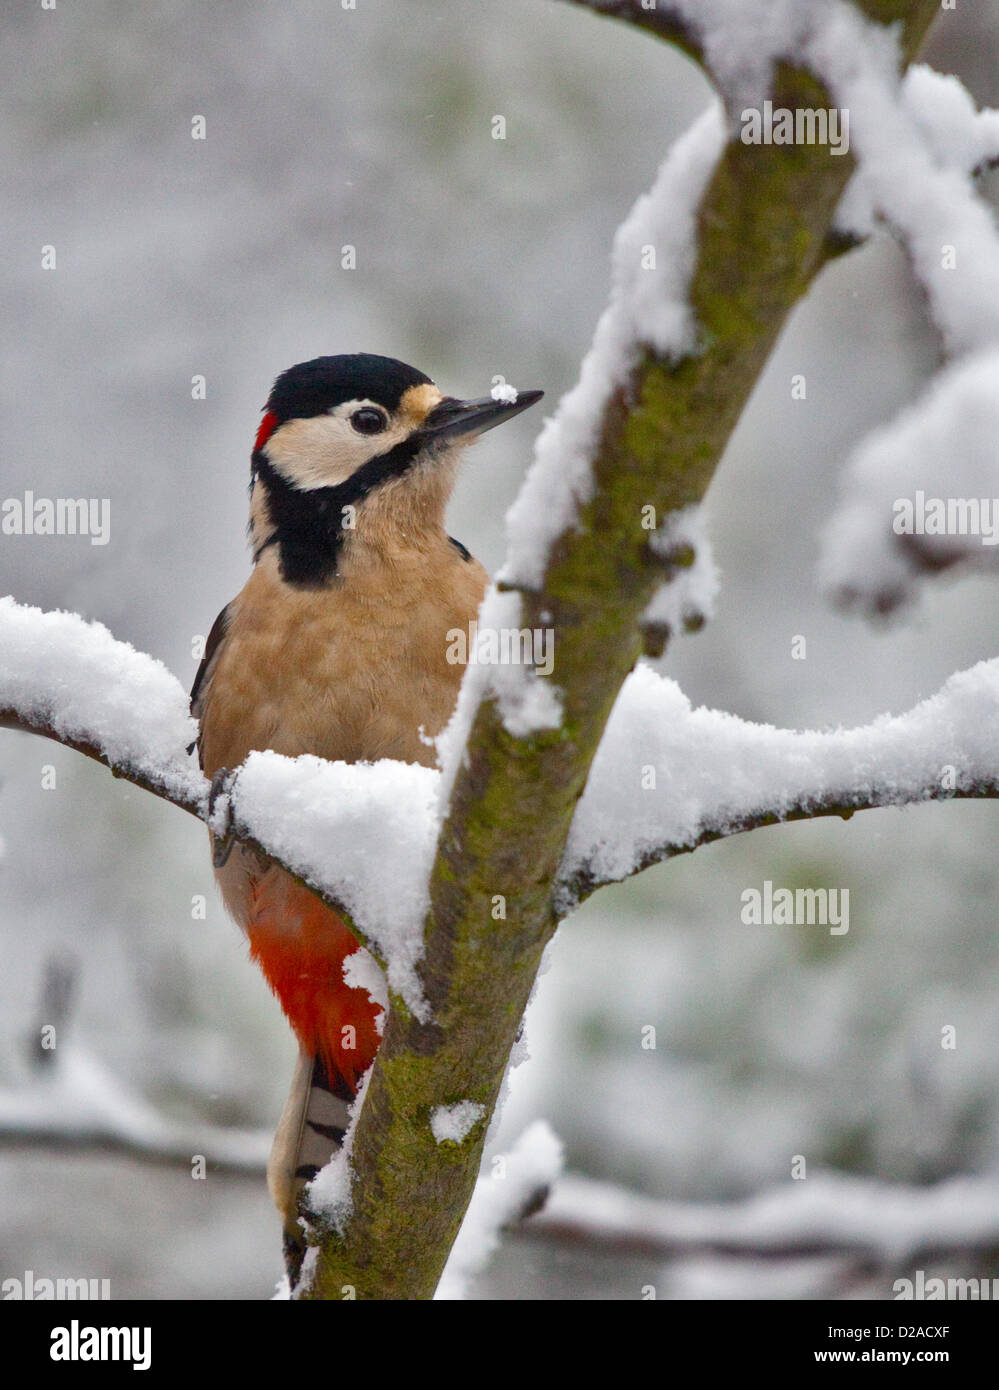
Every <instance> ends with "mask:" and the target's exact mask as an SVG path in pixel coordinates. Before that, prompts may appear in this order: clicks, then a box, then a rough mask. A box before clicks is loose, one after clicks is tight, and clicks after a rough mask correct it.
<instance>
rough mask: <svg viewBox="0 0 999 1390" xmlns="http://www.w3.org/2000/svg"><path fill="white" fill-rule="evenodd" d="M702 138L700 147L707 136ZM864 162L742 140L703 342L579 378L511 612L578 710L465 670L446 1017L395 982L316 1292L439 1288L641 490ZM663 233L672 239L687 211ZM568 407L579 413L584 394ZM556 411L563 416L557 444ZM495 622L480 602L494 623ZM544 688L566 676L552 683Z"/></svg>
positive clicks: (614, 614)
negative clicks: (472, 1116) (533, 553)
mask: <svg viewBox="0 0 999 1390" xmlns="http://www.w3.org/2000/svg"><path fill="white" fill-rule="evenodd" d="M865 9H866V10H868V11H871V10H873V11H874V12H875V13H876V14H877V15H878V16H879V17H880V16H882V15H884V17H886V18H892V19H894V18H896V17H898V16H900V15H901V16H902V17H903V18H904V26H903V35H902V40H903V46H904V48H905V50H906V51H907V52H908V51H912V49H913V48H914V47H915V46H916V45H917V44H918V41H919V39H920V38H921V37H922V35H923V33H924V32H925V30H926V29H927V27H928V26H929V23H930V21H931V19H932V18H933V16H934V15H935V13H936V10H937V3H936V0H912V3H905V4H902V3H897V4H887V3H885V4H876V3H868V4H867V6H865ZM636 17H637V16H636ZM771 95H772V96H773V99H774V103H775V105H779V106H784V107H790V108H795V107H798V106H804V107H812V108H816V107H824V106H828V105H829V101H828V96H827V93H826V92H825V91H824V89H823V87H822V85H821V83H819V82H818V81H817V80H816V79H815V77H813V76H812V75H811V74H810V73H808V72H806V71H802V70H799V69H797V68H795V67H792V66H790V65H789V64H786V63H785V64H781V65H779V66H778V68H777V70H776V73H775V77H774V83H773V88H772V92H771ZM683 153H684V154H685V155H686V156H687V157H690V156H691V146H690V145H689V144H685V145H684V148H683ZM684 167H686V166H684ZM851 168H852V161H851V160H850V158H849V157H843V158H839V159H831V158H830V157H829V156H828V151H825V150H824V149H822V148H821V147H817V146H814V145H813V146H807V145H804V146H766V145H748V144H744V143H743V142H741V141H740V140H737V139H736V140H733V141H731V142H730V143H729V144H728V145H727V146H726V147H725V149H724V151H723V153H722V156H721V159H720V162H719V163H718V164H717V167H716V168H715V169H714V172H713V175H712V176H711V177H710V179H709V182H708V186H707V190H706V192H705V193H704V195H703V197H702V198H701V199H700V207H699V214H698V217H697V225H698V231H699V236H698V245H697V251H696V265H695V268H694V272H693V276H692V282H691V285H690V295H689V300H690V304H691V306H692V309H693V313H694V316H695V318H696V322H697V325H698V330H699V332H698V342H697V350H696V351H693V352H691V351H690V350H689V349H688V355H686V356H684V357H683V358H682V360H680V361H676V360H674V359H673V358H672V357H671V355H670V354H669V353H668V352H664V351H661V350H656V349H654V348H651V347H649V346H647V345H643V344H642V343H636V344H635V348H636V353H635V357H634V360H633V364H632V365H630V366H629V367H628V369H627V370H626V371H625V373H624V375H623V377H622V376H620V375H618V376H615V375H614V372H613V369H611V373H610V375H611V379H610V381H609V382H606V381H603V382H602V381H601V380H600V376H601V374H600V371H599V370H591V371H590V372H589V373H588V372H587V369H586V368H585V367H584V378H583V380H584V385H585V387H586V391H585V392H583V393H582V395H583V396H585V395H586V393H587V392H589V393H590V394H591V395H592V394H593V393H594V392H595V393H596V394H597V396H598V399H597V400H596V401H594V400H592V399H581V395H580V389H579V388H577V391H576V392H575V393H573V396H572V412H571V413H572V419H573V421H575V420H576V419H577V412H579V411H587V410H588V411H591V412H592V411H593V410H594V409H595V410H596V419H597V427H596V431H595V438H596V440H597V446H596V449H595V452H591V453H590V454H589V457H590V459H592V468H591V469H589V470H588V471H587V473H586V475H585V476H574V477H573V478H572V479H571V480H570V481H569V482H568V483H567V484H566V486H567V488H569V489H572V490H573V494H574V499H575V504H574V506H573V508H572V512H571V515H570V517H569V518H568V520H567V521H566V523H565V524H564V526H562V528H561V530H560V531H559V534H557V535H556V537H555V538H554V542H553V544H552V545H551V546H550V548H549V550H548V554H547V561H546V563H544V564H543V566H542V568H543V575H542V577H541V582H540V583H536V582H533V581H531V582H526V581H525V580H524V579H523V578H522V577H521V576H519V575H517V574H516V573H515V574H514V575H513V579H512V584H511V583H510V577H509V576H508V577H507V578H508V587H514V588H516V589H518V591H519V596H520V602H519V603H518V604H517V605H516V607H515V608H513V609H511V608H510V607H509V606H506V607H502V606H499V605H495V606H494V608H493V610H492V612H493V613H500V614H503V615H506V616H510V615H511V614H512V615H513V616H515V617H517V618H518V619H519V623H518V624H517V625H518V626H521V627H525V628H533V629H542V630H545V629H553V630H554V633H555V649H556V652H557V654H558V655H557V681H558V688H557V699H558V701H559V702H560V704H561V710H562V717H561V721H560V723H558V725H557V726H555V727H553V726H552V725H551V722H550V721H548V727H545V724H546V721H545V720H544V719H535V720H534V721H532V720H531V719H530V718H529V717H526V716H525V715H524V714H523V710H522V711H521V714H520V715H518V714H517V713H516V709H514V711H513V713H511V701H510V697H509V692H505V694H504V693H500V694H497V693H496V692H490V691H488V690H485V689H483V688H481V687H479V686H478V685H476V686H474V687H473V686H471V685H470V682H469V679H466V682H465V687H463V691H462V699H461V702H460V704H459V727H461V720H462V719H470V721H471V732H470V736H469V738H468V741H467V745H466V747H465V751H464V755H463V757H462V758H461V760H460V765H456V769H455V773H454V784H453V790H452V795H451V802H450V810H449V813H448V817H447V820H446V822H445V825H444V827H443V830H442V832H441V837H440V841H439V845H438V853H437V859H436V862H435V865H434V869H433V874H432V878H431V906H430V912H429V914H428V918H427V927H426V954H425V956H424V959H423V961H422V962H421V964H420V967H419V971H420V975H421V979H422V982H423V987H424V993H425V996H426V998H427V999H428V1001H429V1003H430V1007H431V1010H432V1019H431V1020H430V1021H427V1022H423V1021H421V1020H419V1019H417V1018H415V1017H414V1016H413V1015H412V1014H411V1013H410V1012H409V1011H408V1010H407V1009H406V1008H405V1006H404V1005H403V1004H402V1001H400V1000H397V999H396V998H393V1000H392V1008H391V1013H390V1017H389V1019H388V1023H387V1025H386V1032H385V1037H384V1040H383V1043H382V1046H381V1048H380V1050H379V1053H378V1057H377V1059H376V1061H375V1064H374V1068H373V1071H372V1074H371V1079H370V1083H369V1086H368V1090H367V1096H366V1100H365V1103H364V1106H363V1109H362V1110H361V1114H360V1118H359V1121H358V1123H357V1126H356V1130H355V1132H354V1135H353V1153H352V1160H351V1162H352V1171H353V1190H352V1199H351V1205H350V1208H349V1210H347V1209H346V1208H341V1209H340V1210H339V1212H338V1213H337V1221H336V1222H335V1223H334V1224H333V1225H329V1224H327V1225H325V1226H324V1227H323V1228H322V1230H321V1232H320V1234H319V1249H318V1256H317V1258H316V1261H315V1265H314V1271H313V1274H312V1277H311V1282H309V1283H308V1285H307V1287H304V1288H302V1289H301V1290H300V1296H303V1297H312V1298H340V1297H342V1296H343V1293H342V1290H343V1289H344V1288H345V1287H348V1286H349V1287H350V1288H351V1289H352V1290H353V1291H354V1294H355V1295H356V1297H358V1298H381V1299H385V1298H392V1299H414V1298H415V1299H420V1298H429V1297H431V1296H432V1294H433V1291H434V1288H435V1286H436V1284H437V1282H438V1279H439V1278H440V1274H441V1270H442V1268H443V1266H444V1263H445V1260H446V1258H447V1253H448V1250H449V1249H450V1247H451V1245H452V1243H453V1241H454V1238H455V1236H456V1234H457V1231H458V1228H459V1225H460V1223H461V1216H462V1213H463V1212H464V1211H465V1209H466V1207H467V1205H468V1202H469V1199H470V1197H471V1194H472V1190H473V1187H474V1184H475V1179H476V1175H477V1172H478V1168H479V1164H480V1160H481V1155H482V1148H483V1144H484V1140H485V1130H486V1125H485V1123H484V1122H483V1123H481V1124H478V1125H476V1126H475V1127H474V1128H473V1129H472V1131H471V1132H470V1134H469V1135H468V1136H467V1137H466V1139H465V1140H464V1141H463V1142H462V1143H461V1144H460V1145H459V1144H455V1145H448V1146H443V1145H438V1144H437V1143H436V1141H435V1139H434V1137H433V1134H432V1132H431V1128H430V1124H429V1118H430V1115H431V1113H432V1111H433V1109H434V1107H435V1106H438V1105H441V1104H448V1103H452V1102H454V1101H456V1100H460V1099H467V1100H471V1101H473V1102H475V1103H477V1104H478V1105H481V1106H482V1107H483V1110H484V1113H485V1114H486V1115H490V1114H491V1113H492V1111H493V1108H494V1106H495V1103H496V1099H497V1096H498V1094H499V1089H500V1084H501V1080H502V1076H503V1072H504V1068H505V1066H506V1059H507V1058H508V1056H509V1054H510V1051H511V1048H512V1047H513V1044H514V1041H515V1038H516V1036H517V1033H518V1029H519V1027H520V1021H521V1018H522V1016H523V1012H524V1008H525V1006H526V1004H527V1001H528V997H529V995H530V991H531V988H532V986H533V982H534V978H535V975H536V972H537V969H538V966H539V964H540V960H541V955H542V952H543V950H544V948H545V946H546V944H547V942H548V941H549V940H550V938H551V936H552V933H553V932H554V930H555V927H556V925H557V922H558V907H557V902H556V898H555V889H554V885H555V883H556V880H557V876H558V870H559V865H560V861H561V859H562V856H563V851H564V848H565V845H566V841H567V839H568V836H569V830H570V825H571V821H572V816H573V812H574V810H575V807H576V803H577V801H578V799H579V797H580V795H581V794H582V792H583V788H584V786H585V783H586V779H587V774H588V771H589V767H590V763H591V761H592V759H593V756H594V754H595V752H596V749H597V745H598V743H599V741H600V737H601V734H602V732H603V729H604V725H605V724H606V722H607V719H608V717H609V715H610V712H611V708H612V706H613V704H614V701H615V698H616V696H617V693H618V691H619V689H620V687H621V685H622V684H623V682H624V680H625V678H626V676H627V675H628V673H629V671H630V670H631V669H632V667H633V666H634V664H635V662H636V660H637V658H638V655H639V653H640V651H641V634H640V631H639V622H640V618H641V614H642V612H643V610H644V609H645V607H646V606H647V604H648V602H649V600H650V598H651V596H652V594H653V592H654V590H655V588H656V586H657V582H658V572H657V570H656V567H655V566H654V565H652V564H651V563H650V559H649V552H648V547H647V544H646V541H647V533H643V531H642V529H641V523H640V517H641V514H642V508H643V506H646V505H652V506H654V507H655V509H656V512H657V515H659V514H662V515H667V514H668V513H670V512H672V511H674V510H678V509H680V508H682V507H684V506H686V505H688V504H690V503H694V502H697V501H699V500H700V499H701V498H702V497H703V495H704V492H705V490H706V489H707V486H708V484H709V482H710V480H711V477H712V475H713V472H714V469H715V468H716V466H717V464H718V461H719V459H720V458H721V455H722V452H723V450H724V447H725V444H726V442H727V440H728V437H729V435H730V434H731V432H732V429H733V428H734V426H735V424H736V421H737V420H738V418H739V415H740V414H741V411H742V408H743V406H744V405H745V402H746V400H747V399H748V396H749V394H750V392H751V390H752V389H753V386H754V385H755V383H756V380H757V378H758V376H759V374H760V372H761V370H762V368H763V366H764V364H765V362H766V360H767V357H768V356H769V354H770V352H771V350H772V348H773V345H774V343H775V341H776V339H777V336H778V334H779V333H780V331H781V328H782V327H783V324H784V322H785V320H786V317H787V315H788V313H789V312H790V310H791V308H792V307H793V305H794V304H795V303H796V302H797V300H798V299H799V298H800V297H801V295H802V294H803V293H804V292H805V291H806V289H807V288H808V285H809V283H810V281H811V279H812V276H813V275H814V274H815V272H816V270H817V269H818V267H819V265H820V264H821V261H822V257H823V254H824V245H825V237H826V233H827V231H828V228H829V225H830V222H831V219H832V215H833V212H834V209H835V207H836V204H837V202H838V200H839V197H840V195H841V193H842V190H843V186H844V184H845V182H846V179H847V178H848V176H849V174H850V171H851ZM687 172H688V174H689V170H687ZM677 179H678V180H679V171H677ZM682 186H684V187H687V185H682ZM672 191H674V192H675V191H676V190H675V189H674V190H672ZM688 196H689V194H688ZM657 206H658V204H657ZM684 212H685V208H684V207H683V205H682V202H681V203H680V205H679V206H673V207H671V208H670V214H671V215H675V216H676V217H678V218H682V216H683V214H684ZM660 230H661V232H662V233H663V235H666V236H668V228H661V229H660ZM624 240H625V242H626V240H627V239H626V238H625V239H624ZM620 245H622V239H621V238H619V246H620ZM670 249H672V247H671V248H670ZM627 308H628V306H627V305H625V306H621V305H620V304H617V305H615V303H613V302H612V306H611V310H610V311H608V312H609V314H610V315H611V321H610V324H609V327H608V328H607V331H605V333H604V335H603V338H604V340H605V341H606V339H608V338H613V337H614V336H615V334H616V333H617V332H618V331H619V330H621V329H623V324H622V322H621V319H620V318H619V317H617V316H615V310H616V309H622V312H624V314H625V321H626V322H627V321H629V320H627V313H626V311H627ZM607 324H608V320H607V317H606V316H605V320H604V324H603V325H602V326H604V325H607ZM591 361H592V359H591ZM600 365H605V364H603V363H601V364H600ZM603 392H606V394H605V395H604V394H602V393H603ZM561 414H562V423H563V428H569V422H568V421H567V420H566V416H568V415H569V414H570V411H569V409H565V408H564V409H563V411H562V413H561ZM558 429H559V416H557V417H556V424H555V426H554V427H552V426H549V432H548V438H549V440H551V439H557V435H558ZM544 438H545V436H543V441H544ZM577 442H578V441H577ZM554 453H555V457H554V458H550V459H549V462H550V463H552V464H553V465H554V466H555V467H556V468H558V467H561V471H562V473H563V474H566V473H568V472H570V456H568V454H567V453H566V454H563V455H561V456H559V455H558V451H557V450H555V451H554ZM536 466H537V465H536ZM531 486H532V483H531V479H529V481H528V491H530V489H531ZM532 495H534V494H532ZM539 495H540V496H542V497H543V495H544V494H543V492H542V493H541V494H539ZM580 499H581V500H580ZM502 597H503V598H504V599H516V598H517V594H506V595H503V596H502ZM487 603H488V601H487ZM484 621H485V620H484V617H483V615H480V626H482V625H483V623H484ZM595 656H596V659H594V658H595ZM470 674H471V673H470ZM538 685H539V686H543V683H542V682H541V681H540V680H539V682H538ZM546 689H547V691H548V693H549V695H550V696H551V695H552V694H554V693H555V692H553V691H552V689H551V683H550V682H549V683H548V685H547V687H546ZM536 694H537V691H531V690H526V689H525V691H524V698H523V709H530V708H531V706H532V703H533V704H534V706H535V708H536V706H537V704H538V702H537V701H536V700H533V699H532V697H533V696H534V695H536ZM476 702H478V707H477V709H475V710H474V717H473V711H472V709H471V708H470V706H473V707H474V705H475V704H476ZM513 703H514V706H515V705H516V702H515V701H514V702H513ZM541 703H542V704H543V703H544V702H543V701H542V702H541ZM550 703H551V701H549V704H550ZM532 725H533V726H532ZM454 761H456V760H454ZM498 913H500V914H501V915H498ZM316 1215H317V1217H318V1218H320V1219H321V1217H322V1214H321V1213H317V1214H316Z"/></svg>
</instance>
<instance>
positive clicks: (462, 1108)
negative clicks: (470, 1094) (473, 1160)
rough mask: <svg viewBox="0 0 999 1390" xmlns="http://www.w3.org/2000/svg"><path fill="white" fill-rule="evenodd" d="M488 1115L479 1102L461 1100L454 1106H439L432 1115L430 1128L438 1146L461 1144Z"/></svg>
mask: <svg viewBox="0 0 999 1390" xmlns="http://www.w3.org/2000/svg"><path fill="white" fill-rule="evenodd" d="M485 1113H486V1107H485V1106H484V1105H481V1104H480V1103H479V1102H478V1101H477V1100H459V1101H456V1102H455V1103H454V1104H453V1105H437V1106H435V1107H434V1109H433V1111H432V1113H431V1115H430V1128H431V1131H432V1132H433V1136H434V1138H435V1139H436V1140H437V1142H438V1144H445V1143H447V1144H460V1143H461V1142H462V1140H463V1139H465V1138H467V1136H468V1135H469V1134H471V1132H472V1130H473V1129H474V1127H475V1126H476V1124H477V1123H478V1122H479V1120H481V1119H482V1117H483V1115H484V1114H485Z"/></svg>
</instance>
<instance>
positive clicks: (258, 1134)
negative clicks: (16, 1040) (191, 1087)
mask: <svg viewBox="0 0 999 1390" xmlns="http://www.w3.org/2000/svg"><path fill="white" fill-rule="evenodd" d="M19 1080H20V1084H18V1085H17V1086H15V1087H10V1088H9V1089H8V1088H5V1089H3V1090H0V1134H4V1135H20V1136H25V1135H46V1136H49V1137H51V1138H52V1139H53V1140H55V1141H58V1140H60V1139H70V1140H82V1141H88V1142H92V1143H98V1144H99V1143H105V1144H108V1145H110V1146H123V1147H125V1148H127V1149H130V1150H135V1151H138V1152H141V1153H146V1154H153V1155H157V1156H160V1157H170V1158H176V1159H179V1160H181V1161H183V1162H190V1160H191V1158H192V1157H193V1156H194V1155H195V1154H202V1155H204V1157H205V1159H206V1160H207V1161H208V1162H209V1163H224V1164H225V1165H227V1166H229V1167H234V1168H243V1169H246V1170H247V1171H249V1172H261V1171H262V1170H263V1168H264V1166H265V1165H266V1162H267V1154H268V1151H269V1149H270V1145H271V1135H270V1133H269V1132H267V1131H264V1130H243V1129H219V1128H215V1127H211V1128H209V1129H208V1130H206V1129H205V1127H204V1126H203V1125H199V1126H198V1127H197V1128H192V1127H190V1126H187V1125H185V1124H183V1123H180V1122H179V1121H175V1120H172V1119H170V1118H169V1117H167V1116H165V1115H162V1114H160V1112H159V1111H157V1110H156V1109H155V1108H154V1107H153V1106H151V1105H150V1104H149V1102H148V1101H147V1100H146V1099H145V1097H144V1096H142V1095H140V1094H139V1093H138V1092H136V1091H133V1090H132V1089H131V1087H129V1086H128V1084H127V1083H126V1082H125V1081H123V1080H122V1079H121V1078H120V1077H118V1076H116V1075H115V1074H114V1073H113V1072H111V1071H110V1070H109V1069H108V1067H106V1066H105V1065H104V1063H103V1062H102V1061H101V1060H100V1059H99V1058H98V1057H96V1056H94V1055H93V1054H91V1053H89V1052H87V1051H86V1050H85V1049H83V1048H82V1047H80V1046H78V1045H76V1044H74V1045H71V1046H66V1045H64V1044H61V1045H60V1047H59V1050H58V1056H57V1057H53V1060H51V1061H49V1062H48V1063H47V1064H45V1065H43V1066H39V1067H35V1068H33V1069H32V1070H31V1071H30V1073H26V1074H25V1075H24V1076H23V1077H22V1078H20V1079H19Z"/></svg>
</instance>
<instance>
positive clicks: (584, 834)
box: [561, 659, 999, 882]
mask: <svg viewBox="0 0 999 1390" xmlns="http://www.w3.org/2000/svg"><path fill="white" fill-rule="evenodd" d="M997 714H999V659H996V660H993V661H984V662H980V663H979V664H978V665H977V666H974V667H972V668H971V669H970V670H968V671H962V672H959V673H958V674H956V675H953V676H951V678H950V679H949V680H948V681H947V683H946V684H945V685H944V686H943V688H942V689H941V690H940V691H938V693H937V694H936V695H934V696H932V697H931V698H930V699H928V700H924V701H923V702H922V703H921V704H919V705H917V706H916V707H915V708H914V709H912V710H910V711H909V712H908V713H907V714H903V715H898V716H892V715H887V714H886V715H882V716H881V717H880V718H878V719H876V720H875V721H874V722H873V723H871V724H868V725H865V726H864V727H863V728H859V729H837V730H834V731H829V732H818V731H806V732H797V731H794V730H790V729H775V728H773V727H771V726H770V725H765V724H753V723H749V722H746V721H744V720H741V719H737V718H736V717H735V716H734V715H731V714H725V713H722V712H720V711H718V710H709V709H692V708H691V704H690V701H689V700H688V699H687V697H686V696H685V695H684V694H683V692H682V691H681V690H680V688H679V686H678V685H677V684H676V683H675V682H674V681H671V680H666V679H664V678H663V677H661V676H659V675H657V674H656V673H655V672H654V671H652V670H650V669H649V668H648V667H647V666H639V667H637V668H636V670H635V671H634V672H633V673H632V675H631V676H630V677H629V678H628V680H627V681H626V682H625V684H624V686H623V687H622V690H621V693H620V695H619V697H618V700H617V702H616V704H615V706H614V709H613V710H612V712H611V717H610V720H609V722H608V725H607V729H606V731H605V733H604V738H603V741H602V742H601V744H600V747H599V749H598V751H597V755H596V757H595V759H594V761H593V766H592V768H591V770H590V777H589V781H588V782H587V785H586V790H585V791H584V793H583V796H582V798H581V800H580V803H579V806H578V808H577V810H576V814H575V816H574V818H573V822H572V827H571V830H570V833H569V840H568V844H567V846H566V853H565V857H564V860H563V867H562V871H561V877H562V878H563V879H571V878H572V876H573V875H574V874H576V873H578V872H580V871H586V872H589V873H591V874H594V875H595V876H596V877H597V878H598V879H599V880H602V881H609V882H614V881H617V880H619V879H622V878H625V877H627V876H628V875H629V874H630V873H633V872H635V870H636V869H637V868H638V867H639V866H640V865H641V864H642V862H643V859H644V857H645V856H647V855H649V854H651V853H653V852H656V851H660V852H661V851H664V850H667V849H670V848H673V849H681V848H683V847H684V846H691V845H694V844H695V843H696V842H697V841H698V839H699V838H700V837H701V836H702V835H704V834H706V833H709V832H712V831H714V832H717V833H721V834H724V833H725V832H726V831H728V830H731V829H733V828H734V827H736V826H738V824H739V822H740V821H742V820H743V819H744V818H745V817H749V816H753V815H757V814H759V813H772V814H775V815H777V816H778V817H784V816H786V815H787V814H788V812H789V811H791V810H793V809H794V808H795V807H807V806H814V805H816V804H818V803H823V802H828V801H829V800H833V801H835V802H837V803H838V802H846V803H850V802H852V801H853V799H854V798H859V799H869V800H870V801H871V802H872V803H873V804H876V805H880V806H884V805H893V804H900V803H907V802H915V801H920V800H925V799H928V798H930V797H932V796H934V795H939V793H940V790H941V788H942V787H953V788H959V789H968V788H970V787H972V786H974V785H975V784H976V783H979V782H990V783H992V784H996V783H999V720H997ZM653 775H654V779H655V784H654V786H651V785H648V784H649V783H650V782H651V779H652V776H653Z"/></svg>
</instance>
